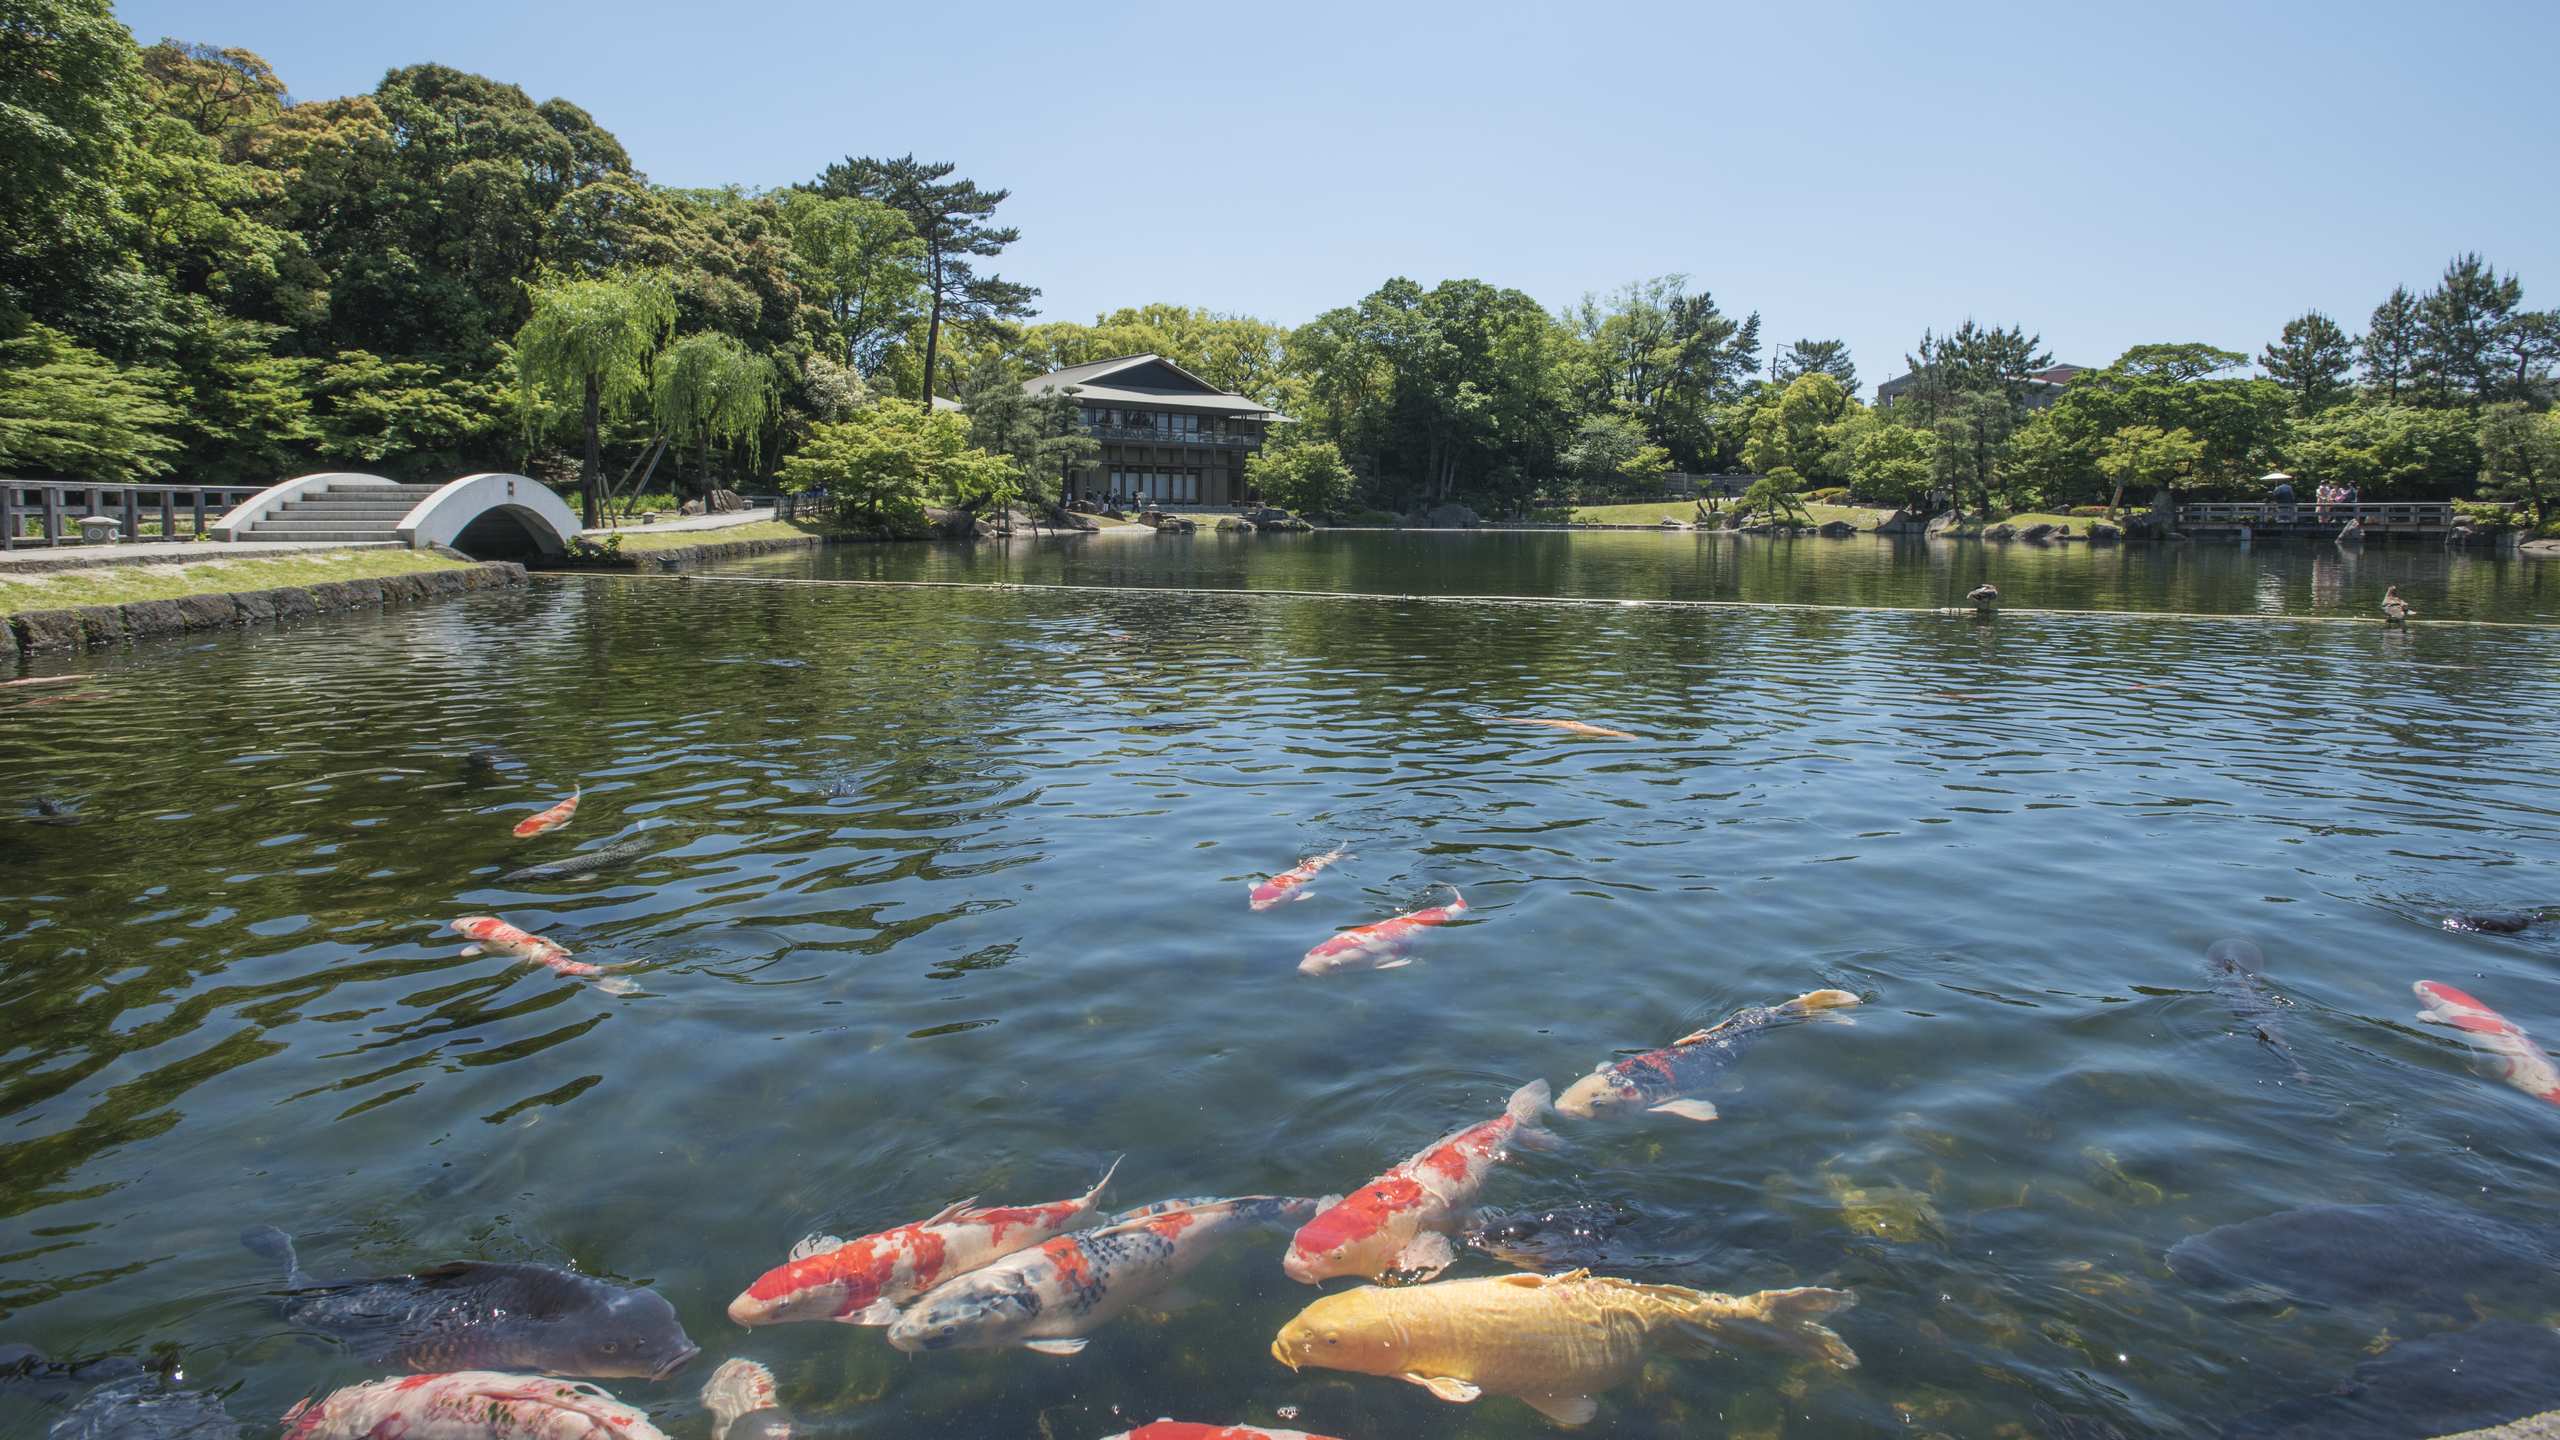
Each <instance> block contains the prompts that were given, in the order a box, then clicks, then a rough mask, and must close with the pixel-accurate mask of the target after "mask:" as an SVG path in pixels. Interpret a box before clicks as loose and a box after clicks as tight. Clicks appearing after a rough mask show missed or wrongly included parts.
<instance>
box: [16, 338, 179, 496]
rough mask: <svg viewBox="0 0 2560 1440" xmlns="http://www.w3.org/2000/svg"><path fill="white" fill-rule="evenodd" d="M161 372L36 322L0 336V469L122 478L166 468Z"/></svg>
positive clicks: (171, 422) (167, 417)
mask: <svg viewBox="0 0 2560 1440" xmlns="http://www.w3.org/2000/svg"><path fill="white" fill-rule="evenodd" d="M166 388H167V385H166V377H165V376H163V375H160V374H157V373H155V372H152V371H147V370H123V369H118V368H117V367H116V366H114V365H111V364H109V363H108V362H107V360H106V358H105V357H104V356H101V355H99V354H98V353H97V352H96V351H93V350H87V349H84V348H82V347H80V346H78V345H75V344H73V343H72V342H71V341H69V340H67V339H65V338H64V337H63V336H62V335H61V334H60V333H58V332H57V331H55V330H53V329H51V328H49V327H47V326H43V325H30V326H27V327H26V328H25V329H24V330H22V331H21V332H20V333H19V334H17V335H16V336H14V337H12V338H10V339H7V340H0V473H8V474H19V475H30V474H33V475H57V476H62V477H65V478H69V479H75V480H96V481H99V482H101V483H110V484H122V483H131V482H133V481H137V480H148V479H150V478H151V477H153V476H155V475H165V474H167V473H169V459H170V457H171V456H173V455H175V454H176V453H177V451H178V442H177V441H176V440H175V439H174V438H172V432H174V431H175V430H176V429H177V428H178V426H179V423H180V419H181V417H180V415H179V413H178V411H177V409H176V408H175V407H173V406H171V405H169V404H168V403H167V402H165V401H163V400H162V399H160V394H161V393H162V392H163V391H164V390H165V389H166Z"/></svg>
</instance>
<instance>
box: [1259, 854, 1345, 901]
mask: <svg viewBox="0 0 2560 1440" xmlns="http://www.w3.org/2000/svg"><path fill="white" fill-rule="evenodd" d="M1350 858H1351V852H1350V851H1348V850H1328V851H1326V852H1325V853H1323V854H1322V855H1311V856H1309V857H1307V858H1306V859H1304V860H1301V861H1299V862H1298V865H1297V868H1296V869H1294V870H1283V871H1281V872H1280V873H1279V874H1277V875H1274V876H1272V877H1271V878H1270V879H1268V880H1265V881H1263V882H1262V883H1261V884H1259V885H1256V886H1254V887H1253V900H1252V904H1253V908H1254V909H1256V910H1268V909H1270V908H1271V907H1272V906H1274V905H1280V904H1285V903H1286V902H1288V901H1291V900H1304V899H1306V898H1307V882H1308V881H1310V880H1313V879H1315V878H1316V874H1317V872H1319V871H1321V870H1323V869H1324V867H1326V866H1327V865H1331V864H1333V863H1334V862H1335V861H1337V860H1348V859H1350Z"/></svg>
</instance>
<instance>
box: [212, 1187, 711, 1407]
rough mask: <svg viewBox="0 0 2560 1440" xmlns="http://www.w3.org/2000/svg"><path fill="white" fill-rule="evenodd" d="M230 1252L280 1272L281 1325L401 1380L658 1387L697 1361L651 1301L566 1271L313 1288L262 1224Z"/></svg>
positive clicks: (453, 1267)
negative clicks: (518, 1375)
mask: <svg viewBox="0 0 2560 1440" xmlns="http://www.w3.org/2000/svg"><path fill="white" fill-rule="evenodd" d="M240 1243H242V1244H243V1245H246V1246H248V1247H249V1249H250V1250H252V1251H254V1252H255V1253H257V1254H259V1255H262V1256H265V1257H266V1258H268V1259H270V1260H273V1261H275V1262H276V1263H278V1264H279V1265H281V1266H282V1267H283V1269H284V1272H285V1285H286V1290H285V1293H284V1314H285V1318H286V1319H287V1320H290V1321H291V1322H293V1323H294V1324H296V1325H299V1326H301V1327H302V1328H304V1329H306V1330H313V1331H317V1332H319V1333H320V1334H323V1335H327V1336H330V1337H332V1338H334V1339H337V1340H340V1341H343V1342H345V1343H346V1344H347V1346H348V1347H349V1348H350V1349H352V1350H353V1351H354V1352H355V1353H356V1354H357V1355H359V1356H361V1357H362V1358H364V1359H367V1360H372V1361H376V1362H381V1363H389V1364H396V1365H399V1366H401V1367H402V1368H404V1369H408V1370H412V1371H432V1370H489V1369H497V1368H500V1367H503V1368H506V1369H509V1370H532V1371H540V1372H543V1373H545V1374H551V1375H575V1376H586V1377H613V1376H635V1377H641V1378H646V1379H653V1380H663V1379H665V1378H666V1377H668V1376H669V1375H672V1374H674V1373H675V1372H676V1371H678V1370H681V1369H683V1368H684V1365H685V1362H687V1361H689V1360H691V1359H692V1358H693V1357H694V1356H696V1355H698V1354H700V1353H701V1351H700V1350H699V1349H697V1348H696V1347H695V1345H694V1343H693V1341H692V1340H690V1339H689V1338H687V1337H686V1335H685V1333H684V1326H683V1325H682V1324H680V1323H679V1322H678V1321H677V1320H676V1312H675V1307H674V1306H672V1305H669V1304H668V1303H667V1302H666V1300H665V1299H664V1298H663V1297H661V1296H660V1295H658V1293H657V1292H655V1291H653V1290H636V1289H632V1288H630V1287H627V1286H622V1285H615V1284H611V1283H608V1282H606V1281H603V1280H597V1279H594V1278H592V1277H590V1276H585V1275H580V1274H578V1273H577V1272H575V1271H572V1270H562V1269H558V1268H555V1267H553V1266H549V1265H503V1264H483V1263H481V1262H478V1261H471V1260H464V1261H457V1262H455V1263H453V1264H449V1265H434V1266H430V1267H428V1268H427V1269H424V1270H418V1271H414V1272H412V1273H410V1274H406V1275H384V1276H379V1277H376V1278H373V1279H365V1280H338V1281H320V1282H315V1281H313V1280H311V1279H310V1278H309V1277H308V1276H306V1275H304V1274H303V1273H302V1269H301V1267H300V1265H299V1264H298V1263H297V1262H296V1260H295V1258H294V1253H293V1241H292V1240H291V1239H290V1238H288V1237H287V1236H286V1235H285V1233H284V1232H283V1231H281V1230H278V1229H276V1228H275V1227H273V1226H271V1225H262V1226H260V1227H258V1228H257V1229H254V1230H251V1231H249V1232H248V1233H247V1234H245V1235H243V1236H241V1237H240Z"/></svg>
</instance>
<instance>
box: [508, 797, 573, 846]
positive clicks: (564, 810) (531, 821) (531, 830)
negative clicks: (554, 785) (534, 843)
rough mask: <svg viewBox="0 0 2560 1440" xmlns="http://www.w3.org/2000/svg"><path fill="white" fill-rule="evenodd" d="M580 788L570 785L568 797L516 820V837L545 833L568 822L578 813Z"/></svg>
mask: <svg viewBox="0 0 2560 1440" xmlns="http://www.w3.org/2000/svg"><path fill="white" fill-rule="evenodd" d="M581 788H582V787H580V786H576V785H572V786H570V787H569V798H568V799H566V800H563V801H561V802H560V803H559V804H557V805H554V806H552V807H551V808H550V809H548V810H545V811H543V812H542V813H541V814H539V815H528V816H526V817H525V818H523V819H522V820H519V821H517V822H516V830H515V835H516V838H517V839H519V840H522V839H525V838H526V837H528V836H532V835H545V834H548V833H550V832H551V831H554V830H557V829H559V828H560V827H561V826H563V825H566V824H568V823H569V819H570V817H571V816H573V815H576V814H577V813H578V795H579V792H580V790H581Z"/></svg>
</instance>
